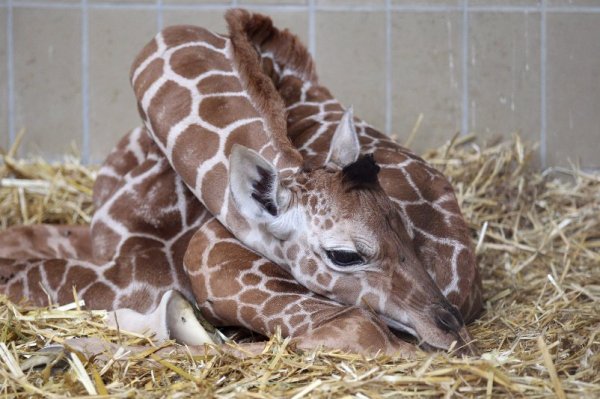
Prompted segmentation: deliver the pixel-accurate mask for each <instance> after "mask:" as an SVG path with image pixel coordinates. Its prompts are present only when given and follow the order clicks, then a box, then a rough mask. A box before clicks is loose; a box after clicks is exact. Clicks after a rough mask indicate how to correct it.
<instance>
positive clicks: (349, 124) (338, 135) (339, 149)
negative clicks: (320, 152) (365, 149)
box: [325, 107, 360, 168]
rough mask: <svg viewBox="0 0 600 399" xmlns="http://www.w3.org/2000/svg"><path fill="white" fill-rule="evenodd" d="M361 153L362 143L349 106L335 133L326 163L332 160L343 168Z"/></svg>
mask: <svg viewBox="0 0 600 399" xmlns="http://www.w3.org/2000/svg"><path fill="white" fill-rule="evenodd" d="M359 155H360V143H359V142H358V133H356V127H355V126H354V112H353V110H352V107H349V108H348V109H347V110H346V112H345V113H344V116H342V119H341V120H340V123H339V124H338V127H337V129H336V130H335V133H334V134H333V138H332V139H331V145H330V147H329V153H328V154H327V160H326V161H325V163H326V164H328V163H330V162H331V163H334V164H336V165H338V166H339V167H341V168H343V167H344V166H347V165H350V164H351V163H353V162H354V161H356V160H357V159H358V156H359Z"/></svg>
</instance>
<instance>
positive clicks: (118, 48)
mask: <svg viewBox="0 0 600 399" xmlns="http://www.w3.org/2000/svg"><path fill="white" fill-rule="evenodd" d="M232 6H242V7H247V8H250V9H253V10H255V11H260V12H263V13H266V14H269V15H271V16H272V17H273V19H274V21H275V23H276V24H277V25H279V26H280V27H287V28H289V29H290V30H292V31H293V32H295V33H296V34H298V35H299V36H300V37H301V38H302V39H303V40H304V41H305V42H306V44H307V45H308V47H309V49H310V50H311V51H312V52H313V54H314V55H315V58H316V60H317V67H318V71H319V76H320V77H321V82H322V83H324V84H325V85H326V86H328V87H329V88H330V89H331V90H332V92H333V93H334V94H336V95H337V96H338V97H339V98H340V99H341V100H342V101H344V102H345V103H346V104H348V105H350V104H352V105H354V108H355V112H356V114H357V115H359V116H361V117H363V118H364V119H366V120H367V121H369V122H370V123H372V124H373V125H375V126H376V127H378V128H379V129H381V130H382V131H384V132H386V133H388V134H394V135H395V136H397V137H399V138H400V139H401V141H402V138H405V137H407V136H408V135H409V133H410V132H411V130H412V129H413V126H414V124H415V121H416V120H417V118H418V117H419V115H420V114H423V121H422V124H421V127H420V131H419V134H418V135H417V138H416V140H415V142H414V143H413V146H414V147H415V149H416V150H418V151H420V150H423V149H425V148H427V147H431V146H437V145H440V144H442V143H443V142H444V141H446V140H448V139H449V138H450V137H452V136H453V135H454V134H455V133H456V132H462V133H467V132H473V133H477V134H479V135H480V136H481V138H482V140H487V139H492V138H495V137H497V136H501V135H505V136H506V135H509V134H510V133H512V132H514V131H519V132H520V133H521V134H522V135H523V136H524V137H525V138H526V139H527V140H529V141H537V142H540V149H539V159H540V161H541V164H542V165H544V166H550V165H565V164H568V162H575V163H579V164H580V165H581V166H582V167H585V168H598V167H600V158H599V157H598V156H597V155H596V154H597V152H598V148H600V75H599V73H600V72H599V71H600V39H599V38H600V0H420V1H419V0H413V1H410V0H361V1H358V0H285V1H276V0H239V1H228V0H208V1H194V0H128V1H108V0H83V1H82V0H61V1H55V0H37V1H28V0H0V147H3V148H7V147H8V146H9V145H10V143H11V142H13V141H14V139H15V136H16V134H17V132H18V131H19V130H20V129H22V128H25V129H26V130H27V134H26V136H25V142H24V144H23V146H22V153H23V154H36V155H42V156H45V157H47V158H49V159H55V158H60V157H61V155H62V154H63V153H65V152H66V151H68V149H69V148H70V146H71V145H72V144H73V143H74V144H75V145H77V146H78V147H79V148H80V149H81V152H82V155H83V158H84V161H86V162H100V161H102V159H103V157H104V156H105V155H106V153H107V152H108V151H109V149H110V148H111V147H112V146H113V145H114V143H115V142H116V141H117V140H118V138H119V137H120V136H121V135H123V134H124V132H125V131H126V130H127V129H129V128H131V127H133V126H135V125H136V124H137V123H138V117H137V110H136V106H135V101H134V98H133V95H132V93H131V89H130V87H129V82H128V74H129V65H130V63H131V61H132V60H133V57H134V56H135V54H136V53H137V51H138V50H139V49H140V48H141V47H142V46H143V45H144V44H145V43H146V42H147V41H148V40H150V38H151V37H152V36H153V35H154V33H155V32H156V31H157V30H159V29H160V28H161V27H163V26H166V25H171V24H178V23H191V24H197V25H202V26H205V27H207V28H211V29H214V30H218V31H221V32H224V30H225V24H224V21H223V18H222V15H223V12H224V11H225V10H226V9H227V8H228V7H232Z"/></svg>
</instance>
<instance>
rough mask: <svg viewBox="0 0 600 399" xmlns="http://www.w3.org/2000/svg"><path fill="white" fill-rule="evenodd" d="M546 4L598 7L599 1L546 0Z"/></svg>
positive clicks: (599, 6) (550, 5)
mask: <svg viewBox="0 0 600 399" xmlns="http://www.w3.org/2000/svg"><path fill="white" fill-rule="evenodd" d="M546 4H548V6H549V7H552V6H559V7H560V6H566V7H570V6H574V7H582V6H583V7H598V8H600V2H599V1H598V0H546Z"/></svg>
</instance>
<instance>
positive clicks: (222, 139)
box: [131, 15, 302, 241]
mask: <svg viewBox="0 0 600 399" xmlns="http://www.w3.org/2000/svg"><path fill="white" fill-rule="evenodd" d="M242 17H243V15H242ZM228 22H229V27H230V35H231V38H230V39H227V38H225V37H223V36H219V35H216V34H214V33H212V32H209V31H207V30H204V29H202V28H199V27H191V26H176V27H170V28H167V29H165V30H164V31H163V32H161V33H160V34H158V35H157V36H156V37H155V39H154V40H153V41H151V42H150V43H149V44H148V45H147V46H146V47H145V48H144V49H143V50H142V52H141V53H140V55H139V56H138V57H137V59H136V60H135V62H134V64H133V67H132V76H131V80H132V84H133V87H134V91H135V94H136V97H137V100H138V104H139V108H140V113H141V116H142V118H143V120H144V123H145V125H146V127H147V129H148V131H149V132H150V135H151V136H152V138H153V139H154V141H155V142H156V144H157V145H158V147H159V148H160V149H161V151H162V152H163V153H164V154H165V156H166V157H167V159H168V160H169V162H170V164H171V165H172V167H173V169H174V170H175V171H176V172H177V173H178V174H179V175H180V176H181V178H182V179H183V181H184V182H185V183H186V184H187V186H188V187H189V188H190V189H191V191H192V192H193V193H194V195H195V196H196V197H197V198H198V199H199V200H200V201H201V202H202V203H203V204H204V205H205V207H206V208H207V209H208V211H209V212H210V213H212V214H213V215H214V216H215V217H216V218H217V219H218V220H219V221H220V222H221V223H223V224H224V225H225V226H226V227H227V228H228V229H229V230H230V231H233V232H234V233H235V234H236V236H238V237H239V238H240V239H241V240H242V241H244V240H245V237H250V236H252V235H253V234H252V233H253V232H254V233H256V232H257V231H258V230H259V226H252V225H250V224H249V222H248V221H246V220H244V218H242V217H241V215H240V214H239V212H238V211H237V209H236V207H235V205H234V203H233V199H232V197H231V193H230V190H229V170H230V159H229V157H230V155H231V153H232V148H233V147H234V145H235V144H240V145H243V146H244V147H247V148H250V149H252V150H255V151H256V152H257V153H259V154H260V155H261V156H262V157H263V158H265V159H266V160H268V161H270V162H271V163H272V164H273V165H275V167H276V168H277V170H278V171H279V174H280V176H281V177H282V178H286V177H289V176H292V175H294V174H295V173H297V171H298V170H299V169H300V167H301V166H302V156H301V155H300V153H299V152H298V151H297V150H296V149H295V148H294V147H293V146H292V143H291V142H290V140H289V138H288V137H287V134H286V120H285V109H284V105H283V102H282V100H281V97H280V96H279V94H278V93H277V91H276V90H275V88H274V87H273V84H272V82H271V81H270V80H269V79H268V77H267V76H265V75H264V73H263V72H262V69H261V66H260V60H259V58H258V55H257V53H256V51H255V50H254V48H253V47H252V45H251V44H250V42H249V41H248V39H247V37H246V35H245V34H244V33H243V24H244V19H243V18H237V17H236V18H234V17H230V18H228Z"/></svg>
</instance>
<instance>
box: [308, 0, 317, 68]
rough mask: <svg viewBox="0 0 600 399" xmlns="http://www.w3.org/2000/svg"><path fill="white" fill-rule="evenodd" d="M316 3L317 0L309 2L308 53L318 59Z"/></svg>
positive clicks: (309, 0)
mask: <svg viewBox="0 0 600 399" xmlns="http://www.w3.org/2000/svg"><path fill="white" fill-rule="evenodd" d="M315 1H316V0H308V3H307V6H308V51H309V52H310V54H311V55H312V56H313V58H314V59H315V61H316V59H317V28H316V22H317V21H316V19H317V16H316V15H315V14H316V12H315Z"/></svg>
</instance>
